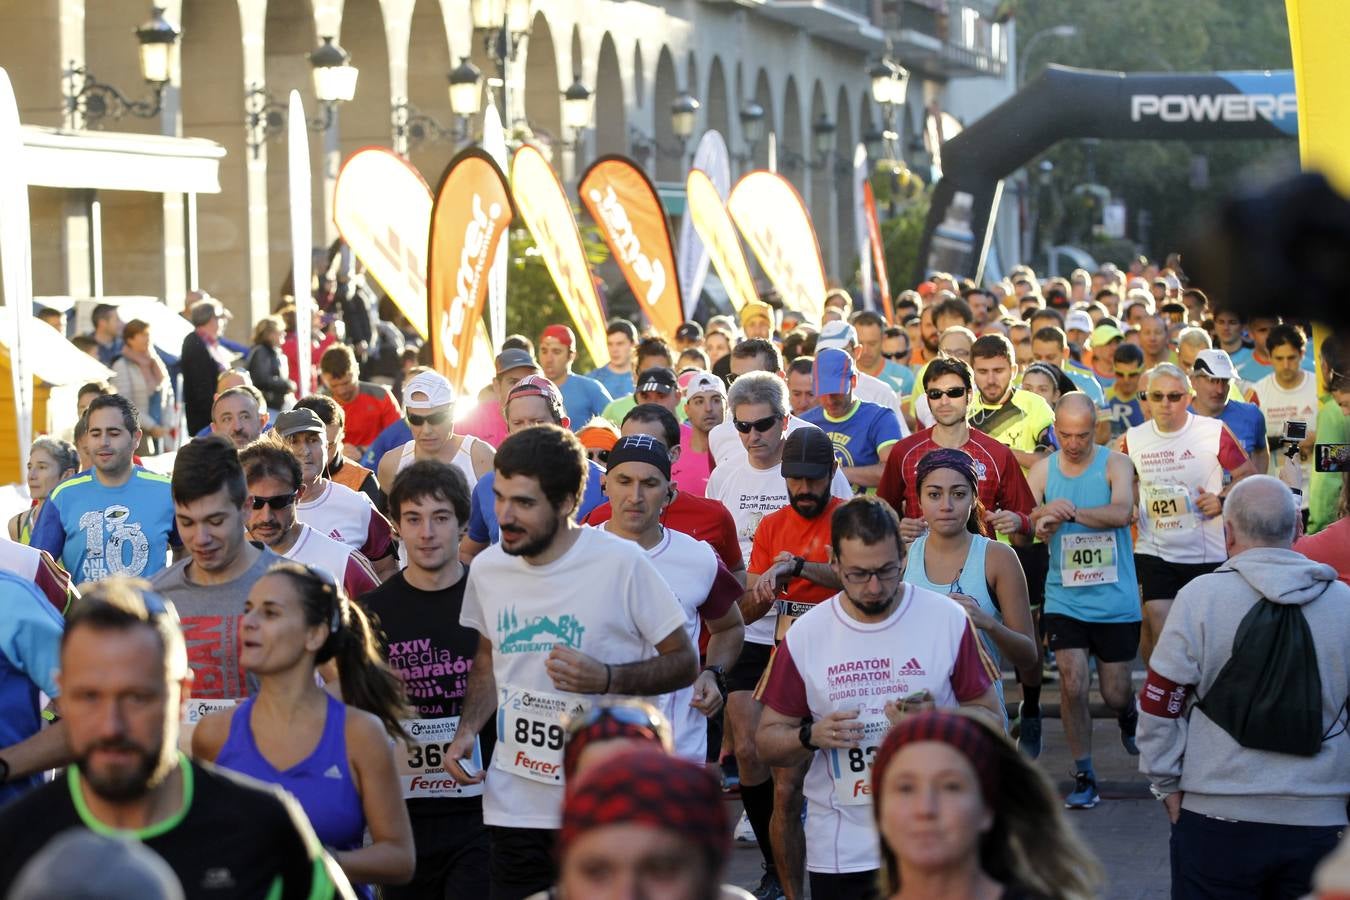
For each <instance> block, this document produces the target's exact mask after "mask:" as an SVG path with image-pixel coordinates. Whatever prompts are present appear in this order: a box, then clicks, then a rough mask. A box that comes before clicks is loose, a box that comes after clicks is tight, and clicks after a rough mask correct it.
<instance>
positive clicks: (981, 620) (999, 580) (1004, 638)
mask: <svg viewBox="0 0 1350 900" xmlns="http://www.w3.org/2000/svg"><path fill="white" fill-rule="evenodd" d="M915 480H916V482H917V484H918V492H919V508H920V510H921V511H922V513H923V518H924V521H925V522H927V523H928V531H927V532H926V533H925V534H923V535H922V536H921V537H919V538H918V539H917V540H915V541H914V542H913V543H912V544H910V545H909V551H908V556H907V558H906V560H905V581H908V582H909V583H910V584H916V585H918V586H919V587H922V588H927V589H928V590H930V591H934V592H936V593H939V594H946V595H947V596H949V597H951V598H952V599H953V600H955V601H956V602H957V603H959V604H961V606H962V607H964V608H965V610H966V613H967V614H968V615H969V616H970V619H971V621H972V622H973V623H974V625H975V627H976V629H977V630H978V632H979V635H980V642H981V643H982V644H983V645H984V648H985V650H986V651H987V652H988V653H989V655H990V656H991V657H992V658H993V660H994V663H995V664H997V665H1000V666H1001V665H1002V662H1003V660H1004V659H1007V660H1008V661H1009V662H1011V663H1012V664H1013V665H1014V666H1017V667H1018V668H1019V669H1031V668H1034V667H1036V666H1039V665H1040V653H1039V651H1038V650H1037V647H1036V639H1035V637H1034V636H1033V634H1034V632H1033V630H1032V623H1031V605H1030V602H1029V600H1028V598H1027V580H1026V576H1025V575H1024V574H1023V573H1022V565H1021V563H1019V562H1018V561H1017V554H1015V553H1013V551H1012V548H1011V547H1008V546H1006V545H1004V544H1000V543H999V542H998V541H992V540H990V539H989V538H988V537H986V536H985V534H984V530H985V527H984V507H983V505H982V504H981V503H980V501H979V498H978V496H976V489H977V485H978V483H979V482H978V477H977V475H976V473H975V462H974V460H972V459H971V458H970V456H969V455H968V454H966V453H965V452H964V451H961V450H950V449H939V450H933V451H931V452H929V453H928V454H926V455H925V456H924V457H923V459H921V460H919V467H918V472H917V473H916V479H915ZM994 686H995V688H996V689H997V690H998V695H999V699H1000V700H1002V699H1003V683H1002V681H1001V680H1000V681H997V682H995V685H994Z"/></svg>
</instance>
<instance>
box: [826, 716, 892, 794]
mask: <svg viewBox="0 0 1350 900" xmlns="http://www.w3.org/2000/svg"><path fill="white" fill-rule="evenodd" d="M863 715H864V716H866V718H864V719H863V720H862V726H863V736H862V740H861V741H859V742H858V746H856V747H849V748H848V749H845V750H840V749H837V748H831V749H829V750H827V751H825V752H826V761H827V763H828V764H829V767H830V777H831V778H833V779H834V799H835V802H836V803H838V804H839V805H841V806H866V805H867V804H869V803H871V802H872V761H873V759H874V758H875V757H876V754H877V748H878V747H880V746H881V740H882V738H884V737H885V736H886V732H887V731H889V730H890V727H891V722H890V720H889V719H887V718H886V716H885V714H883V713H877V712H876V711H875V710H872V711H866V712H864V713H863Z"/></svg>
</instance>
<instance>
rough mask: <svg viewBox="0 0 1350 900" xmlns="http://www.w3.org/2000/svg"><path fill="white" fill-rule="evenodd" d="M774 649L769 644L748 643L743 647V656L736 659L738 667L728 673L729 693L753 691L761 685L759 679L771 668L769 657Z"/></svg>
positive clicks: (732, 668) (733, 667) (735, 666)
mask: <svg viewBox="0 0 1350 900" xmlns="http://www.w3.org/2000/svg"><path fill="white" fill-rule="evenodd" d="M772 653H773V647H771V646H769V645H768V644H752V643H750V642H749V641H746V642H745V643H744V644H742V645H741V655H740V656H738V657H736V665H734V666H732V667H731V671H730V672H727V693H728V694H734V693H736V692H737V691H753V690H754V689H755V685H757V684H759V677H760V676H761V675H763V674H764V670H765V669H766V668H768V666H769V656H770V655H771V654H772Z"/></svg>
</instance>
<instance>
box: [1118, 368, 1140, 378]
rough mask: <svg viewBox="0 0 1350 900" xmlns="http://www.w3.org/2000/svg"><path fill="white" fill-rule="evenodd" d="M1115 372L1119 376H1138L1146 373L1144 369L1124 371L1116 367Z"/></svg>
mask: <svg viewBox="0 0 1350 900" xmlns="http://www.w3.org/2000/svg"><path fill="white" fill-rule="evenodd" d="M1115 372H1116V377H1117V378H1138V377H1139V376H1140V375H1142V374H1144V370H1143V369H1135V370H1134V371H1133V372H1122V371H1120V370H1119V369H1116V370H1115Z"/></svg>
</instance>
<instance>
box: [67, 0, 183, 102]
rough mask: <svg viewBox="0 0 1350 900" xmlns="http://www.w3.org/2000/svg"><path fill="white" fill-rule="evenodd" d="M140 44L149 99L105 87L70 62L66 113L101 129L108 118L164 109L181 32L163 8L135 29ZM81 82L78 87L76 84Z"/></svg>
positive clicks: (143, 75) (156, 10) (152, 9)
mask: <svg viewBox="0 0 1350 900" xmlns="http://www.w3.org/2000/svg"><path fill="white" fill-rule="evenodd" d="M135 34H136V41H137V43H138V44H139V45H140V54H139V55H140V66H141V77H142V78H144V79H145V81H146V83H148V84H149V85H150V88H151V90H152V91H154V96H153V98H152V99H150V100H131V99H129V98H128V97H127V96H126V95H125V94H123V93H122V92H121V91H119V90H118V89H117V88H115V87H113V86H112V85H110V84H104V83H103V82H101V81H99V80H98V79H97V78H95V77H94V74H93V73H92V72H90V71H89V70H88V69H86V68H85V67H83V66H79V65H76V63H75V61H74V60H71V61H70V63H69V64H68V65H67V67H66V77H65V81H66V88H65V99H66V111H67V112H68V113H70V114H72V116H78V118H79V119H82V120H83V121H84V123H85V124H87V125H90V126H92V127H95V128H97V127H99V126H100V124H101V123H102V121H103V120H104V119H105V118H113V119H120V118H122V117H123V116H126V115H130V116H136V117H138V118H142V119H148V118H153V117H154V116H157V115H159V113H160V111H161V110H162V109H163V106H164V88H165V86H166V85H167V84H168V83H169V79H170V77H171V76H172V64H173V48H174V45H175V44H177V43H178V38H179V37H181V36H182V32H181V31H179V30H178V29H177V28H175V27H174V26H173V25H172V24H171V23H170V22H169V20H168V19H166V18H164V9H163V7H159V6H152V7H151V8H150V18H149V19H148V20H146V21H145V23H144V24H142V25H141V27H140V28H137V29H136V32H135ZM77 81H78V82H79V85H80V86H79V88H78V89H76V87H75V84H76V82H77Z"/></svg>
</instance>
